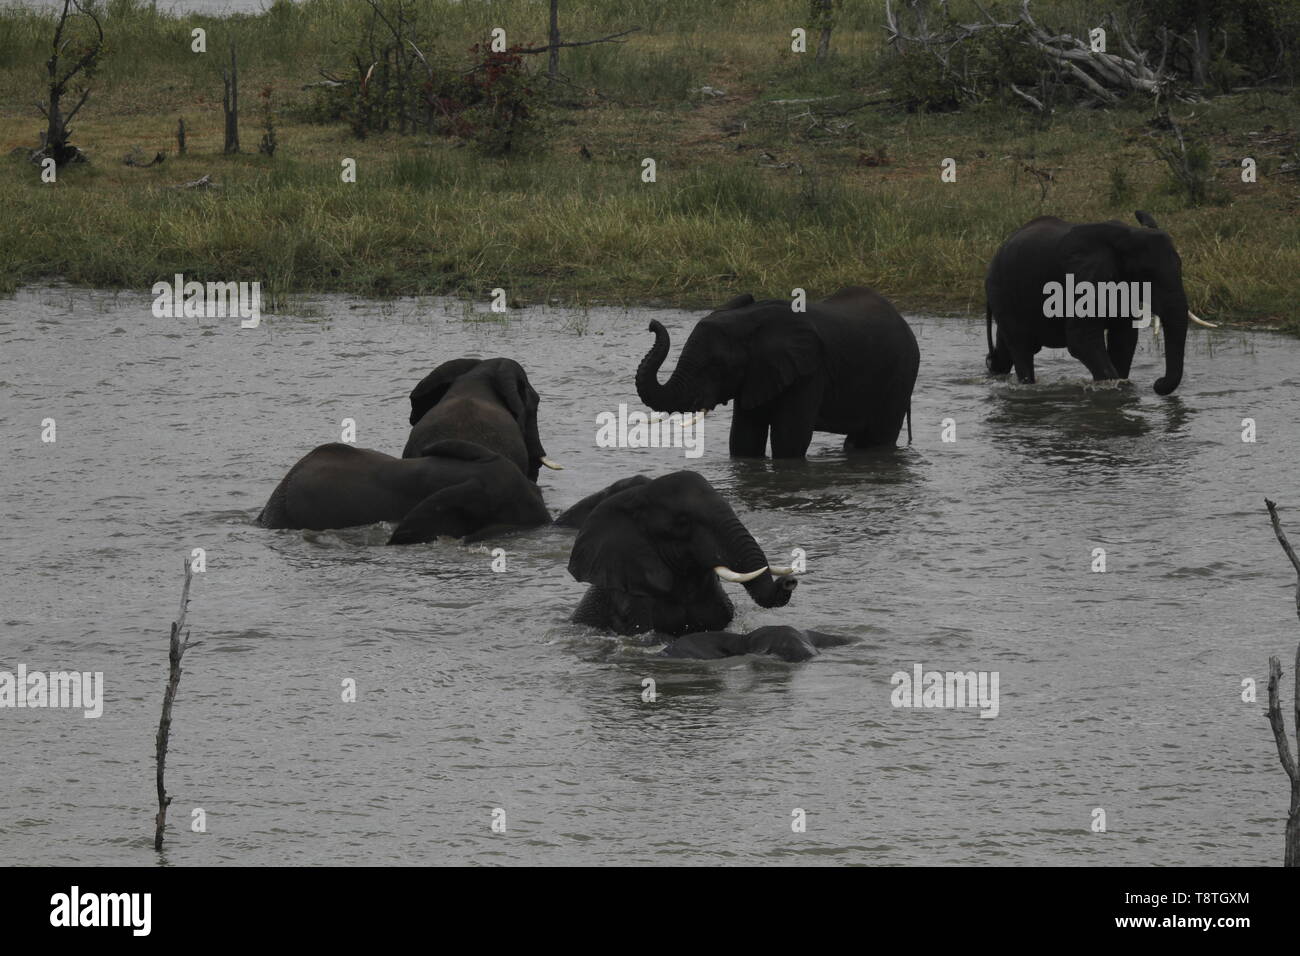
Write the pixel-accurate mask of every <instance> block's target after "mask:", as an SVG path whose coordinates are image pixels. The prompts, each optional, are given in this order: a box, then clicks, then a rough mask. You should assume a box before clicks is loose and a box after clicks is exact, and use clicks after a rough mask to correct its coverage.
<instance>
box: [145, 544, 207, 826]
mask: <svg viewBox="0 0 1300 956" xmlns="http://www.w3.org/2000/svg"><path fill="white" fill-rule="evenodd" d="M192 580H194V568H193V566H192V565H191V563H190V561H189V559H188V558H187V559H186V561H185V584H184V585H183V586H182V587H181V610H180V613H179V614H178V615H177V616H176V620H175V621H173V622H172V635H171V645H170V648H169V650H168V653H167V660H168V665H169V666H168V673H167V690H166V692H165V693H164V694H163V706H162V717H161V718H160V719H159V721H158V736H157V737H156V738H154V747H155V750H156V754H157V761H158V768H157V783H158V815H157V816H156V817H154V830H153V848H154V849H155V850H161V849H162V845H163V831H165V830H166V829H167V807H168V806H169V805H170V804H171V802H172V798H171V797H169V796H167V787H166V786H164V784H163V775H164V773H165V771H166V769H167V741H168V738H169V737H170V736H171V730H172V704H173V703H175V701H176V691H177V689H178V688H179V687H180V683H181V658H182V657H184V656H185V652H186V651H188V650H189V649H190V648H191V647H197V646H198V644H199V643H202V642H196V643H194V644H191V643H190V633H189V631H185V611H186V609H187V608H188V607H189V604H190V582H191V581H192ZM182 631H185V634H184V636H183V637H182V636H181V632H182Z"/></svg>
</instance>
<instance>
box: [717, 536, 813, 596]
mask: <svg viewBox="0 0 1300 956" xmlns="http://www.w3.org/2000/svg"><path fill="white" fill-rule="evenodd" d="M722 533H723V539H722V540H723V541H724V542H725V544H724V548H725V553H724V555H723V561H724V563H725V564H726V565H727V566H728V567H729V568H731V569H732V570H733V571H739V572H741V573H742V574H745V573H748V572H750V571H753V570H755V569H757V568H763V567H766V566H767V556H766V555H765V554H764V553H763V549H762V548H760V547H759V546H758V542H757V541H755V540H754V536H753V535H751V534H750V533H749V531H748V529H746V528H745V526H744V525H743V524H741V523H740V519H739V518H737V517H736V516H735V514H731V515H729V516H728V517H727V518H726V519H725V520H724V523H723V529H722ZM795 583H796V582H795V579H794V578H792V577H783V578H775V577H773V576H772V572H771V571H764V572H763V573H762V574H760V575H759V576H758V577H756V578H754V580H752V581H749V582H747V583H746V584H745V585H744V588H745V590H746V591H748V592H749V596H750V597H751V598H753V600H754V602H755V603H756V604H758V605H759V606H760V607H784V606H785V605H786V604H787V603H789V601H790V593H791V592H792V591H793V590H794V587H795Z"/></svg>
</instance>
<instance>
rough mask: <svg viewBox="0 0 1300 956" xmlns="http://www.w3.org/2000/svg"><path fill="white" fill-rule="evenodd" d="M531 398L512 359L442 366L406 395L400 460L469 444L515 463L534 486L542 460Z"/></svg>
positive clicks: (461, 360) (549, 463)
mask: <svg viewBox="0 0 1300 956" xmlns="http://www.w3.org/2000/svg"><path fill="white" fill-rule="evenodd" d="M539 403H540V400H539V399H538V396H537V392H536V391H534V390H533V386H532V385H531V384H530V383H529V381H528V375H527V373H525V372H524V369H523V366H522V365H520V364H519V363H518V362H516V361H515V360H514V359H508V358H492V359H473V358H459V359H452V360H451V361H449V362H443V363H442V364H441V365H439V366H438V367H437V368H435V369H434V370H433V371H432V372H430V373H429V374H428V375H426V376H425V377H424V380H423V381H422V382H420V384H419V385H417V386H415V389H414V390H413V391H412V392H411V425H412V428H411V434H410V437H408V438H407V440H406V448H405V449H403V451H402V457H403V458H415V457H417V456H419V455H426V454H428V450H427V449H428V448H429V447H430V446H432V445H433V444H434V443H435V442H439V441H444V440H448V439H459V440H461V441H469V442H474V443H475V444H477V445H482V446H483V447H484V448H487V449H488V450H489V451H494V452H496V453H497V454H498V455H501V456H503V457H505V458H507V459H508V460H510V461H512V462H514V463H515V466H516V467H517V468H518V469H519V470H520V471H521V472H523V473H524V474H525V475H527V476H528V479H529V481H536V480H537V475H538V472H539V471H540V469H541V466H542V465H545V466H546V467H548V468H556V469H558V468H559V467H560V466H559V465H557V464H555V463H554V462H553V461H551V460H550V459H549V458H547V457H546V449H544V448H543V447H542V440H541V438H540V437H539V436H538V433H537V406H538V404H539Z"/></svg>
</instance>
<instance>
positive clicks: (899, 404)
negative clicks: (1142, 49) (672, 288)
mask: <svg viewBox="0 0 1300 956" xmlns="http://www.w3.org/2000/svg"><path fill="white" fill-rule="evenodd" d="M650 331H651V332H653V333H654V336H655V341H654V345H653V346H652V347H651V349H650V351H649V352H648V353H647V354H646V356H645V358H644V359H642V360H641V364H640V365H639V366H638V367H637V372H636V390H637V394H638V395H639V396H640V397H641V401H643V402H644V403H645V404H646V405H648V406H649V407H650V408H653V409H656V410H658V411H661V412H693V411H697V410H706V411H707V410H709V409H712V408H715V407H716V406H718V405H720V404H725V403H726V402H729V401H731V400H732V399H735V402H736V404H735V406H734V412H733V414H732V420H731V436H730V441H729V445H730V452H731V456H732V457H733V458H762V457H764V455H765V454H766V450H767V444H768V433H769V431H770V432H771V438H772V457H773V458H803V457H804V456H805V454H806V453H807V451H808V444H809V442H811V441H812V434H813V432H814V431H823V432H832V433H834V434H837V435H845V436H847V437H846V438H845V441H844V447H845V448H846V449H853V448H874V447H881V446H888V447H893V445H894V443H895V442H896V441H897V440H898V435H899V432H900V431H901V430H902V427H903V421H904V419H906V420H907V431H908V440H909V441H910V440H911V432H912V417H911V406H912V386H913V385H914V384H915V383H916V373H917V369H918V367H919V366H920V361H921V354H920V350H919V349H918V348H917V344H916V336H915V335H913V334H912V330H911V329H910V328H909V327H908V325H907V323H906V322H905V321H904V320H903V317H902V316H901V315H899V314H898V311H897V310H896V309H895V308H894V307H893V305H892V304H890V302H889V300H887V299H886V298H884V297H883V296H881V295H878V294H877V293H875V292H873V291H871V290H870V289H867V288H864V287H861V286H853V287H850V288H846V289H841V290H840V291H839V292H836V293H835V294H834V295H833V296H831V297H830V298H828V299H824V300H822V301H821V302H815V303H811V304H809V305H808V307H807V311H806V312H796V311H795V310H794V308H793V307H792V305H791V303H790V302H788V301H785V300H782V299H765V300H763V301H755V300H754V297H753V296H752V295H749V294H748V293H746V294H744V295H740V296H737V297H736V298H734V299H732V300H731V301H729V302H727V303H725V304H723V305H722V306H720V307H719V308H718V309H716V310H715V311H713V312H711V313H709V314H708V315H706V316H705V317H704V318H702V319H701V320H700V321H699V322H697V323H696V325H695V328H694V329H693V330H692V331H691V334H690V337H689V338H688V339H687V340H686V345H685V346H684V347H683V348H682V353H681V355H680V356H679V357H678V359H677V368H676V369H675V370H674V371H673V374H672V376H671V377H670V378H669V379H668V381H667V382H664V383H660V381H659V368H660V366H661V365H663V361H664V359H665V358H666V357H667V355H668V348H669V338H668V331H667V330H666V329H665V328H664V326H663V324H662V323H661V322H659V321H658V320H652V321H651V322H650Z"/></svg>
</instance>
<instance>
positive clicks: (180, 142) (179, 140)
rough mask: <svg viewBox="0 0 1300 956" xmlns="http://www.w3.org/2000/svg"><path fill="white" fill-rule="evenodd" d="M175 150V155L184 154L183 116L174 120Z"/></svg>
mask: <svg viewBox="0 0 1300 956" xmlns="http://www.w3.org/2000/svg"><path fill="white" fill-rule="evenodd" d="M176 152H177V155H180V156H184V155H185V117H183V116H182V117H181V118H180V119H178V120H177V121H176Z"/></svg>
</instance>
